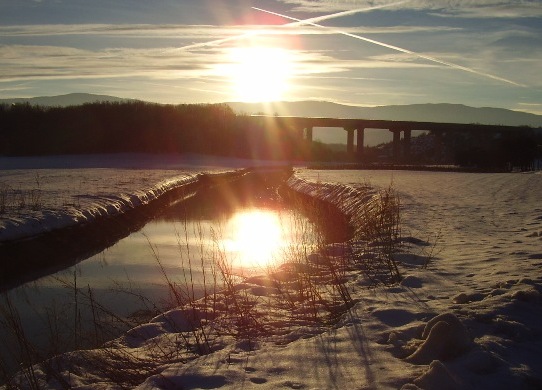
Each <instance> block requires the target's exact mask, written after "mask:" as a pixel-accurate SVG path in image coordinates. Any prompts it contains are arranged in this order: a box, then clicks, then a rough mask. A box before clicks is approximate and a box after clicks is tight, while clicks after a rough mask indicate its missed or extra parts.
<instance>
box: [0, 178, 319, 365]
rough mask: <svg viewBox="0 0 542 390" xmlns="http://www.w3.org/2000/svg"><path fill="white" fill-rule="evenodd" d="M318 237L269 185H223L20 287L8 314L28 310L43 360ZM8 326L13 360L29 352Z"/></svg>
mask: <svg viewBox="0 0 542 390" xmlns="http://www.w3.org/2000/svg"><path fill="white" fill-rule="evenodd" d="M317 237H318V234H317V232H316V228H315V226H314V225H312V224H311V223H310V222H309V221H308V220H307V219H306V218H305V217H303V216H301V215H300V214H299V213H297V212H294V211H292V210H290V209H289V208H288V207H286V205H284V204H282V203H281V202H280V201H278V200H277V198H276V197H275V195H274V193H273V192H272V191H269V188H267V187H265V186H264V187H262V188H259V189H258V190H255V189H254V188H251V190H250V191H246V187H244V186H227V187H226V188H224V187H219V188H216V189H215V190H208V191H206V192H205V193H203V194H200V195H198V196H196V197H194V198H192V199H189V200H187V201H185V202H180V203H178V204H174V205H172V206H170V207H169V208H167V209H166V210H164V211H163V212H162V213H161V214H160V215H158V216H157V217H156V218H155V219H153V220H152V221H150V222H148V223H147V224H146V225H145V226H144V227H143V228H142V229H141V230H139V231H137V232H134V233H132V234H130V235H129V236H127V237H125V238H124V239H122V240H120V241H118V242H117V243H116V244H114V245H113V246H111V247H109V248H107V249H105V250H104V251H102V252H100V253H98V254H96V255H93V256H91V257H89V258H88V259H86V260H84V261H82V262H80V263H78V264H77V265H76V266H74V267H71V268H68V269H65V270H63V271H60V272H56V273H55V274H53V275H50V276H47V277H43V278H40V279H39V280H37V281H35V282H32V283H27V284H25V285H24V286H22V287H19V288H16V289H14V290H12V291H10V292H9V293H8V294H6V295H5V296H4V297H3V302H2V307H3V309H2V310H4V313H3V315H2V314H0V318H4V321H5V318H13V317H15V318H20V325H21V329H22V330H23V331H24V334H25V337H26V338H27V339H28V340H30V341H31V343H32V345H33V347H32V348H33V349H34V348H35V349H36V351H37V352H38V356H37V357H35V358H34V359H36V360H39V359H40V358H41V357H44V356H46V355H48V354H51V353H53V354H55V353H59V352H63V351H66V350H71V349H74V348H81V347H89V346H92V345H94V344H96V343H98V344H99V343H101V342H103V341H105V340H107V339H111V338H113V337H116V336H117V335H119V334H120V333H121V332H122V331H124V330H126V329H127V328H129V327H131V326H133V325H134V324H135V323H137V322H140V321H145V320H148V319H150V318H151V317H152V316H154V315H156V314H157V313H159V312H161V311H163V310H167V309H168V308H170V307H173V306H176V305H178V304H180V303H182V302H179V298H182V299H186V298H187V296H188V295H190V296H193V297H195V298H197V297H199V296H201V295H202V294H203V291H204V289H205V286H204V284H205V285H207V286H210V285H212V284H215V283H216V284H218V285H219V286H220V283H221V272H228V273H233V274H235V275H239V276H246V275H249V274H251V273H262V272H265V271H266V270H268V269H269V268H273V267H276V266H278V265H279V264H280V263H281V262H283V261H284V260H287V258H288V256H291V255H292V253H294V252H296V250H297V249H300V250H301V249H303V250H304V249H306V248H307V247H308V248H309V249H310V247H311V246H314V245H315V244H317V241H318V238H317ZM217 263H219V264H220V265H221V267H217ZM174 291H175V293H174ZM7 299H9V301H8V300H7ZM182 299H181V301H182ZM10 307H12V308H13V310H11V311H10V310H9V308H10ZM14 313H15V314H14ZM97 324H98V325H99V328H98V326H97ZM11 328H13V324H12V325H11ZM2 332H3V333H2V339H3V340H4V343H3V346H4V347H3V350H2V358H3V359H4V360H5V361H7V366H8V368H9V366H10V365H12V364H13V360H18V359H20V358H19V357H18V356H19V355H20V354H21V352H20V350H19V343H17V342H14V341H9V340H13V337H12V336H10V335H9V333H10V331H7V330H5V329H4V330H2Z"/></svg>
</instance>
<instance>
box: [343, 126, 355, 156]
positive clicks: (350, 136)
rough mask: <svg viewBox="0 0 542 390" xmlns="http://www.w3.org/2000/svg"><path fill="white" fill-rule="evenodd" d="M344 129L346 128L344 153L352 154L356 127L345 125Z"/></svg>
mask: <svg viewBox="0 0 542 390" xmlns="http://www.w3.org/2000/svg"><path fill="white" fill-rule="evenodd" d="M344 129H345V130H346V133H347V138H346V153H348V155H352V154H354V131H356V129H354V128H352V127H346V128H344Z"/></svg>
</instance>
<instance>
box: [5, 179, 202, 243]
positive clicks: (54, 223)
mask: <svg viewBox="0 0 542 390" xmlns="http://www.w3.org/2000/svg"><path fill="white" fill-rule="evenodd" d="M120 175H121V174H120V173H119V176H118V177H115V179H117V180H118V179H120V177H121V176H120ZM132 175H134V176H135V174H134V173H132ZM170 175H171V173H170ZM104 180H111V177H107V178H104ZM197 180H198V176H197V175H196V174H183V175H177V176H175V177H172V178H168V179H163V180H161V181H160V182H158V183H157V184H155V185H153V186H151V187H148V188H145V189H135V188H134V189H133V190H132V191H131V192H121V193H104V192H102V193H97V194H94V195H92V194H80V195H79V194H78V195H76V196H75V198H77V203H78V204H77V205H73V204H64V205H62V206H61V207H58V208H47V206H46V205H43V206H39V208H36V209H30V210H28V209H27V210H24V211H23V212H19V211H14V212H11V213H9V214H8V215H6V216H2V217H1V219H0V242H2V241H9V240H16V239H21V238H26V237H31V236H35V235H38V234H41V233H44V232H49V231H53V230H57V229H62V228H66V227H70V226H74V225H80V224H86V223H91V222H93V221H95V220H97V219H100V218H108V217H113V216H116V215H119V214H122V213H124V212H126V211H128V210H132V209H134V208H136V207H138V206H141V205H145V204H148V203H149V202H151V201H153V200H155V199H158V198H159V197H160V196H162V195H163V194H165V193H167V192H169V191H171V190H173V189H175V188H178V187H181V186H184V185H186V184H189V183H194V182H196V181H197ZM138 181H139V180H134V185H137V184H135V183H137V182H138ZM64 184H65V183H59V188H60V189H61V188H63V187H64ZM109 185H110V186H111V187H113V188H114V187H115V184H114V182H113V183H111V182H110V183H109ZM64 188H66V187H64ZM94 191H95V189H94Z"/></svg>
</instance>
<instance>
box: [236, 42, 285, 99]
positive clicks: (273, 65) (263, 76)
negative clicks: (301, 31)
mask: <svg viewBox="0 0 542 390" xmlns="http://www.w3.org/2000/svg"><path fill="white" fill-rule="evenodd" d="M230 61H231V67H230V69H229V70H230V71H229V72H228V73H229V74H228V76H229V77H230V83H231V86H232V94H233V96H234V98H235V99H236V100H240V101H245V102H260V101H274V100H281V99H282V98H284V97H285V94H286V92H287V91H288V87H289V85H288V84H289V79H290V78H291V77H292V73H293V64H292V60H291V57H290V55H289V52H288V51H287V50H285V49H280V48H272V47H264V46H261V47H241V48H234V49H231V51H230Z"/></svg>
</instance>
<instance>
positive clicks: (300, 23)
mask: <svg viewBox="0 0 542 390" xmlns="http://www.w3.org/2000/svg"><path fill="white" fill-rule="evenodd" d="M405 1H407V0H404V1H398V2H395V3H390V4H383V5H376V6H374V7H365V8H357V9H353V10H348V11H341V12H336V13H333V14H329V15H323V16H316V17H314V18H310V19H304V20H300V19H294V18H288V17H287V16H284V15H279V14H275V15H277V16H281V17H283V18H287V19H294V20H295V22H291V23H286V24H283V25H281V26H280V27H299V26H303V25H314V26H316V24H314V23H316V22H320V21H322V20H328V19H335V18H340V17H342V16H347V15H354V14H357V13H360V12H369V11H374V10H376V9H380V8H386V7H392V6H395V5H398V4H402V3H404V2H405ZM252 9H255V10H257V11H261V12H267V13H270V14H273V12H270V11H266V10H263V9H260V8H256V7H252ZM320 27H324V26H320ZM261 34H262V32H261V31H249V32H247V33H245V34H240V35H236V36H233V37H227V38H220V39H215V40H212V41H207V42H200V43H194V44H192V45H187V46H182V47H177V48H175V49H170V50H166V52H174V51H185V50H191V49H197V48H200V47H205V46H218V45H221V44H223V43H225V42H230V41H236V40H240V39H243V38H247V37H251V36H255V35H261Z"/></svg>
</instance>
